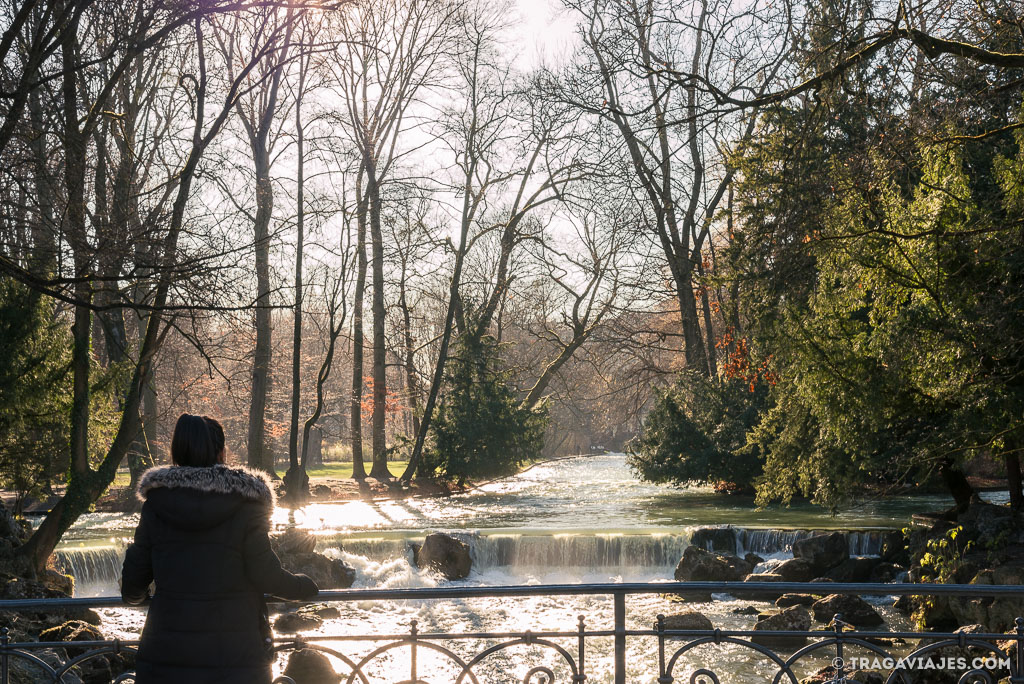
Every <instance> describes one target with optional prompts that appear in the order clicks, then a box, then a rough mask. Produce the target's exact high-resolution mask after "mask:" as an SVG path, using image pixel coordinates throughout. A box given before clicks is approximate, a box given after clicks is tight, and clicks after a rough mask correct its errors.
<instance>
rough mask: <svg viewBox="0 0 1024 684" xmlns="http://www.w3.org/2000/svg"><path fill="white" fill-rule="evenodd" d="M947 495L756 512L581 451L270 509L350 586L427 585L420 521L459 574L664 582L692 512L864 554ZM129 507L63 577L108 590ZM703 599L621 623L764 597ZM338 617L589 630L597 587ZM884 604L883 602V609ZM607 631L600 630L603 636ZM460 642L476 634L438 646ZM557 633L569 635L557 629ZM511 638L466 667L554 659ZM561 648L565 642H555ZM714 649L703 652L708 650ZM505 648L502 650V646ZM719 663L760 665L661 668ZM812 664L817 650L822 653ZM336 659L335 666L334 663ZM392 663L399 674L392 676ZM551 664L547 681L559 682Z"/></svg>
mask: <svg viewBox="0 0 1024 684" xmlns="http://www.w3.org/2000/svg"><path fill="white" fill-rule="evenodd" d="M946 505H948V502H947V501H945V500H944V499H942V498H941V497H915V498H912V499H902V500H900V501H878V502H874V503H872V504H870V505H868V506H863V507H860V508H858V509H856V510H851V511H846V512H843V513H841V514H840V515H838V516H835V517H831V516H829V515H827V514H826V513H825V512H823V511H821V510H820V509H816V508H813V507H810V506H806V505H803V506H794V507H792V508H776V509H762V510H758V509H756V508H754V507H753V505H752V503H751V502H750V501H749V500H746V499H743V498H739V497H722V496H719V495H715V494H713V493H710V492H708V491H707V490H702V489H676V488H671V487H662V486H656V485H649V484H645V483H641V482H638V481H636V480H635V479H633V478H632V476H631V474H630V473H629V471H628V468H627V467H626V465H625V461H624V458H623V457H622V455H617V454H613V455H606V456H591V457H580V458H575V459H567V460H562V461H557V462H553V463H549V464H545V465H541V466H538V467H535V468H533V469H531V470H529V471H527V472H526V473H524V474H521V475H519V476H516V477H513V478H509V479H507V480H503V481H501V482H497V483H493V484H491V485H488V486H486V487H483V488H481V489H480V490H478V491H475V492H472V493H469V494H465V495H460V496H455V497H449V498H443V499H408V500H402V501H379V502H349V503H342V504H313V505H310V506H307V507H306V508H305V509H303V510H301V511H298V512H295V513H289V512H286V511H283V510H280V511H278V513H277V514H276V516H275V522H276V523H278V524H279V525H281V526H284V525H286V524H296V525H298V526H300V527H304V528H307V529H310V530H312V531H314V532H315V533H316V534H317V535H318V537H319V542H318V544H319V547H320V549H321V550H323V551H324V552H325V553H327V554H329V555H335V556H337V557H340V558H342V559H344V560H345V561H347V562H348V563H350V564H351V565H353V566H354V567H355V568H356V570H357V580H356V586H357V587H368V588H375V587H379V588H384V587H387V588H397V587H418V586H437V585H439V584H441V583H443V582H442V581H441V580H439V579H438V578H437V577H436V576H434V575H432V574H431V573H428V572H420V571H419V570H418V569H416V568H415V567H413V566H412V565H411V563H410V552H409V545H410V542H412V541H415V540H418V539H422V537H423V536H425V534H426V533H427V532H429V531H433V530H442V531H448V532H452V533H455V534H457V535H458V536H460V537H461V538H463V539H464V540H466V541H467V542H468V543H469V545H470V548H471V550H472V554H473V557H474V569H473V573H472V574H471V576H470V577H469V578H468V579H467V580H464V581H462V582H461V584H469V585H490V586H494V585H504V584H536V583H543V584H548V583H575V582H632V581H636V582H659V581H669V580H671V578H672V570H673V568H674V567H675V565H676V563H677V562H678V560H679V558H680V557H681V556H682V553H683V550H684V549H685V548H686V546H687V545H688V544H689V540H690V535H691V534H692V532H693V530H694V529H695V528H696V527H698V526H707V525H722V524H730V525H733V526H734V530H733V533H734V535H735V540H736V544H737V548H738V550H739V552H740V553H741V554H742V553H743V552H745V551H753V552H756V553H758V554H759V555H762V556H766V557H784V556H786V555H787V554H788V552H789V547H790V545H791V544H792V542H793V541H794V540H795V539H797V538H799V537H801V536H806V535H807V534H809V533H810V532H809V531H810V530H822V529H837V528H839V529H854V530H862V532H859V533H857V534H851V552H852V553H854V554H855V555H862V554H871V553H877V546H878V539H879V537H878V531H879V530H881V529H884V528H894V527H901V526H903V525H906V524H907V523H908V522H909V514H910V512H912V511H920V510H929V509H939V508H942V507H944V506H946ZM136 520H137V519H136V517H135V516H128V515H112V514H94V515H91V516H86V517H85V518H84V519H83V520H82V521H80V523H79V524H78V525H76V526H75V527H74V528H73V529H72V530H71V533H70V534H69V535H68V537H67V539H66V541H65V543H64V544H63V545H62V547H61V548H60V550H59V560H60V561H61V562H63V563H64V564H65V566H66V567H68V568H69V569H70V570H72V571H73V572H74V574H75V575H76V576H77V577H78V585H77V589H76V594H77V595H83V596H87V595H93V596H96V595H111V594H116V591H117V590H116V587H117V578H118V575H119V569H120V561H121V557H122V554H123V549H124V546H125V545H126V544H127V543H128V541H129V536H130V533H131V529H132V528H133V526H134V525H135V523H136ZM717 598H719V599H720V600H717V601H715V602H714V603H713V604H698V605H687V606H685V607H684V606H680V605H679V604H674V603H671V602H669V601H668V600H666V599H664V598H662V597H660V596H647V597H633V598H630V600H629V601H630V602H629V606H628V617H629V626H630V627H631V628H649V627H650V626H651V625H652V623H653V621H654V619H655V616H656V615H657V614H658V613H665V614H670V613H673V612H681V611H684V610H699V611H701V612H704V613H705V614H707V615H708V616H709V617H711V619H712V621H713V622H714V624H715V626H716V627H721V628H723V629H745V628H750V627H752V626H753V623H754V618H753V617H752V616H747V615H736V614H734V613H732V610H733V609H734V608H736V607H739V606H746V605H756V606H758V607H767V605H768V604H765V603H758V602H751V601H742V602H737V601H735V600H731V599H730V598H729V597H717ZM342 608H343V609H342V614H343V615H342V617H341V618H340V619H338V620H331V621H328V622H327V623H325V625H324V627H323V628H322V629H321V630H317V631H315V632H313V633H311V634H339V633H347V634H355V633H359V634H369V633H403V632H407V631H408V629H409V624H410V621H411V620H413V619H416V620H418V621H419V625H418V627H419V629H420V631H421V632H441V631H444V632H463V631H465V632H477V631H523V630H527V629H532V630H534V631H541V630H559V631H572V630H574V629H575V628H576V624H577V622H576V621H577V617H578V616H579V615H583V616H585V618H586V620H587V624H588V626H589V627H590V628H593V629H610V628H611V626H612V606H611V601H610V599H605V598H586V597H571V598H561V597H539V598H528V599H519V598H516V599H472V600H462V601H443V602H428V601H404V602H363V603H359V604H346V605H345V606H343V607H342ZM883 610H884V611H885V612H886V613H887V614H889V617H891V618H892V619H893V620H896V621H898V620H899V618H898V616H895V615H892V612H891V611H890V610H887V609H883ZM105 614H106V619H107V630H108V632H110V633H111V634H115V635H120V636H123V637H126V638H130V637H131V636H134V634H135V633H136V632H137V629H138V627H139V625H140V622H141V617H142V616H141V613H139V612H137V611H134V610H111V611H105ZM605 642H607V643H605ZM334 645H335V646H337V647H338V648H339V649H340V650H342V651H343V652H345V653H347V654H349V655H356V654H358V653H365V652H367V651H368V650H369V649H370V645H369V644H366V643H345V644H334ZM448 645H449V646H450V647H452V648H453V649H454V650H456V651H457V652H459V653H461V654H463V655H468V654H470V653H475V652H479V651H480V650H482V649H483V648H485V647H486V646H484V645H482V644H480V643H474V644H465V643H462V644H459V643H457V642H452V643H449V644H448ZM565 645H566V646H567V647H569V646H573V647H574V641H573V640H568V641H566V642H565ZM588 648H590V649H592V650H591V651H588V656H587V663H588V667H587V670H588V676H589V679H588V682H604V681H611V670H610V655H611V642H610V640H600V639H595V640H588ZM631 649H632V650H631V653H630V655H629V663H630V668H631V669H630V676H629V681H630V682H650V681H653V680H654V676H655V675H654V672H655V670H654V668H655V667H656V658H655V651H654V650H653V642H648V643H643V640H633V642H632V644H631ZM529 650H530V649H525V647H523V648H520V649H519V651H516V652H514V653H512V654H508V653H506V654H504V655H498V656H495V657H494V658H492V659H489V660H488V661H487V666H486V667H484V668H481V669H479V670H478V672H479V673H480V674H483V675H484V676H483V679H482V680H481V681H487V682H493V683H498V682H512V681H521V680H522V677H523V675H524V674H525V672H526V670H527V669H529V667H532V666H533V665H538V664H545V665H549V666H553V665H554V663H555V660H554V658H553V657H552V656H551V654H550V652H540V651H537V650H536V649H533V652H535V653H536V657H535V658H534V657H527V655H526V654H525V653H524V651H529ZM570 650H571V651H572V652H575V651H574V648H570ZM709 650H711V651H714V653H709V652H708V651H709ZM407 655H408V651H407V650H403V651H399V652H398V653H397V654H396V655H395V658H394V659H391V660H387V659H385V660H381V661H379V662H380V667H381V668H383V669H381V670H379V671H378V674H387V675H388V681H391V680H394V679H398V678H403V677H404V678H407V677H408V673H407V671H405V672H404V673H402V672H401V671H402V670H403V668H404V667H407V665H403V662H404V661H403V660H402V658H404V657H407ZM513 656H514V657H513ZM698 663H699V664H700V665H703V666H713V665H716V664H717V665H718V666H720V667H727V668H728V671H729V673H731V676H730V678H736V679H739V680H740V681H747V680H749V681H760V680H762V679H763V678H764V676H765V675H766V674H767V673H768V672H769V671H770V667H769V664H768V663H767V661H764V660H763V659H761V660H759V659H757V658H753V656H750V655H743V654H741V653H738V652H735V650H730V649H728V648H724V647H711V646H708V647H702V651H701V652H698V653H695V654H694V655H693V656H692V657H690V658H688V659H687V660H686V664H685V666H680V668H679V669H677V670H676V672H675V675H676V677H677V681H681V680H682V679H683V674H684V670H686V671H692V669H693V668H694V667H696V666H697V664H698ZM814 664H816V665H817V666H818V667H820V666H823V665H825V664H827V660H826V659H825V658H824V657H823V658H822V662H821V663H814ZM339 669H340V668H339ZM446 672H450V670H445V669H444V666H443V663H440V662H434V663H433V664H431V659H430V658H429V657H427V655H426V654H421V657H420V675H421V676H422V677H423V678H424V679H426V680H428V681H431V682H434V683H435V684H436V682H443V681H450V680H451V678H450V677H449V678H448V679H446V677H447V676H448V675H447V674H446ZM400 673H401V674H402V676H401V677H400V676H399V675H400ZM564 677H565V673H564V671H563V673H562V675H561V676H560V677H559V679H558V680H557V681H567V679H565V678H564Z"/></svg>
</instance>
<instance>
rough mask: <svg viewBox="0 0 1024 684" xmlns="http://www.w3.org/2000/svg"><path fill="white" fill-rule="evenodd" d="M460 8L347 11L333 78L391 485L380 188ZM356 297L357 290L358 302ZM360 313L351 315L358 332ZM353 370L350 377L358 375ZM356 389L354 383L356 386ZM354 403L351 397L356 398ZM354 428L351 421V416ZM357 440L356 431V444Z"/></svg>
mask: <svg viewBox="0 0 1024 684" xmlns="http://www.w3.org/2000/svg"><path fill="white" fill-rule="evenodd" d="M456 8H457V4H456V3H454V2H427V1H426V0H372V1H371V2H367V3H364V4H362V5H361V6H360V7H359V8H358V9H353V10H352V11H351V12H348V13H346V15H345V17H344V18H343V20H342V22H341V26H340V32H341V35H342V36H343V38H344V40H345V42H344V43H343V48H342V50H341V54H340V55H339V57H340V59H339V60H338V68H337V77H338V84H339V89H340V91H341V93H340V94H341V96H342V97H343V98H344V115H345V123H346V132H347V134H348V135H349V136H350V140H351V142H352V144H353V145H354V146H355V148H356V149H357V150H358V153H359V156H360V173H361V177H362V180H363V184H361V186H360V188H361V190H362V192H361V193H358V194H359V196H360V201H359V202H357V209H358V211H359V213H360V216H361V218H362V220H363V221H365V222H366V226H367V229H368V231H369V237H370V248H371V256H370V268H371V276H372V290H371V308H372V311H373V364H372V375H373V414H372V426H371V438H372V445H373V446H372V449H373V466H372V468H371V470H370V476H371V477H375V478H378V479H391V472H390V470H388V466H387V452H386V444H385V441H386V435H385V424H386V423H385V421H386V410H387V406H386V398H387V373H386V371H387V366H386V360H387V359H386V354H387V342H386V336H385V329H384V328H385V306H384V289H385V283H384V238H383V231H382V226H381V213H382V202H383V196H384V195H383V192H382V186H384V185H385V184H386V183H387V182H388V180H389V177H390V175H391V174H392V172H393V170H394V168H395V164H396V163H397V162H398V161H399V159H400V158H401V157H402V154H403V150H402V148H401V147H400V139H401V138H402V135H403V133H404V132H406V131H407V129H408V127H409V116H408V114H409V111H410V108H411V107H412V106H413V105H414V104H415V103H416V102H417V100H418V98H419V96H420V95H421V94H422V91H423V90H424V89H425V88H427V87H429V86H430V85H431V84H432V83H435V82H436V80H437V78H438V73H437V69H436V67H437V65H438V64H439V61H440V60H441V59H442V58H443V57H444V56H445V54H446V52H445V51H446V49H448V48H449V47H450V45H449V43H448V34H449V33H450V30H451V26H452V23H453V18H454V17H455V14H456ZM359 297H360V292H359V288H358V285H357V291H356V298H357V300H358V299H359ZM360 314H361V311H360V309H359V307H358V303H357V308H356V311H355V313H354V315H355V316H358V317H359V318H358V324H360V326H361V320H362V319H361V315H360ZM355 372H356V371H355V370H353V376H354V374H355ZM353 384H354V385H355V384H356V383H353ZM353 395H354V396H353V401H355V392H353ZM352 420H353V427H355V421H356V417H355V415H354V416H353V419H352ZM355 439H356V435H355V430H353V440H355Z"/></svg>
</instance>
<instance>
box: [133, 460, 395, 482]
mask: <svg viewBox="0 0 1024 684" xmlns="http://www.w3.org/2000/svg"><path fill="white" fill-rule="evenodd" d="M370 465H371V464H370V462H369V461H366V471H367V472H369V471H370ZM407 465H409V462H408V461H388V469H389V470H390V471H391V474H392V475H394V476H395V477H401V475H402V473H404V472H405V467H406V466H407ZM285 470H287V468H281V469H280V470H278V472H277V474H278V475H284V471H285ZM306 474H307V475H309V477H310V479H316V478H318V477H327V478H331V479H334V480H346V479H348V478H350V477H352V462H351V461H347V462H345V463H325V464H324V465H322V466H320V467H319V468H310V469H309V470H307V471H306ZM129 482H131V476H130V475H129V474H128V472H127V471H121V472H118V473H117V477H115V478H114V484H113V486H114V487H127V486H128V483H129Z"/></svg>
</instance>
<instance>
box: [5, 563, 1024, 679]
mask: <svg viewBox="0 0 1024 684" xmlns="http://www.w3.org/2000/svg"><path fill="white" fill-rule="evenodd" d="M767 591H772V592H776V593H779V594H782V593H787V592H799V593H809V594H837V593H838V594H854V595H873V596H883V595H920V596H935V595H948V596H970V597H978V596H997V597H999V596H1014V597H1015V598H1020V597H1021V596H1024V587H1019V586H977V585H923V584H832V583H830V584H821V585H817V584H804V583H783V582H780V583H755V582H742V583H729V582H689V583H681V582H676V583H651V584H589V585H542V586H535V585H530V586H521V587H516V586H505V587H459V586H455V587H441V588H417V589H388V590H368V589H359V590H346V591H335V592H322V593H321V595H320V596H318V597H317V601H318V602H325V601H326V602H338V603H344V602H346V601H367V600H374V599H377V600H382V601H383V600H429V601H444V600H452V599H463V598H479V597H507V598H509V599H514V598H517V597H530V596H606V597H608V598H610V599H611V601H612V602H613V603H612V606H613V613H612V615H613V619H612V624H591V623H592V622H597V623H599V622H600V621H592V620H589V619H588V618H587V617H586V616H584V615H580V616H578V618H577V620H576V624H575V628H574V629H573V628H570V629H567V630H565V631H550V630H547V631H542V630H536V631H535V630H525V631H522V632H475V633H442V632H437V633H435V632H429V631H423V630H422V629H421V623H420V622H418V621H417V620H411V621H410V622H409V625H408V631H407V632H405V633H396V634H337V635H330V634H327V635H316V636H302V637H291V638H279V639H277V640H276V641H275V651H277V652H278V653H279V654H281V655H282V656H283V655H284V654H286V653H289V652H292V651H298V650H300V649H311V650H313V651H316V652H318V653H320V654H321V655H323V656H325V657H327V658H328V659H329V660H330V661H331V663H332V664H333V667H335V668H336V670H337V673H338V675H339V676H340V678H341V681H342V682H345V683H346V684H378V682H385V681H386V682H388V683H391V684H485V683H486V684H497V683H496V680H495V679H494V675H493V674H490V675H487V676H485V675H484V674H483V673H484V672H491V673H493V672H494V671H500V672H502V676H503V677H505V678H504V679H502V680H501V682H502V683H504V682H508V684H563V683H564V684H584V682H588V681H593V680H594V678H595V677H597V680H600V681H604V678H606V677H609V676H611V678H612V679H613V681H614V682H615V683H616V684H625V683H626V682H627V681H628V682H630V683H631V684H632V683H633V682H641V681H650V682H657V684H673V683H681V682H688V683H689V684H721V682H723V681H730V680H733V679H734V677H733V676H732V675H734V674H735V673H734V672H727V671H722V669H721V668H719V669H718V670H716V669H715V667H714V665H713V664H712V660H713V659H710V658H707V657H706V656H705V655H702V654H705V653H707V651H706V649H717V650H719V651H720V655H721V654H722V653H724V654H726V655H727V657H724V658H723V657H719V658H718V659H717V661H716V662H726V663H730V664H733V665H735V664H737V663H741V662H742V663H749V662H757V663H761V664H762V666H763V668H764V669H763V670H762V671H763V672H766V673H768V676H767V679H765V681H766V682H767V681H770V682H771V684H799V683H800V681H801V679H802V678H804V677H807V676H808V675H810V674H813V675H815V677H816V678H817V679H815V681H817V682H819V683H820V684H869V682H868V681H864V679H865V678H866V677H869V676H870V677H872V678H874V679H872V680H871V681H873V682H876V683H877V682H879V681H884V684H911V681H912V679H913V677H912V676H911V675H912V672H913V667H914V665H913V664H914V663H924V662H929V663H931V662H933V661H935V660H939V661H940V662H954V663H956V664H957V665H959V664H961V663H963V664H964V666H963V667H954V668H947V669H949V670H950V671H949V672H948V673H947V675H948V676H947V678H948V681H950V682H951V684H952V683H953V682H956V684H995V683H996V682H998V681H1001V680H1004V679H1008V680H1009V682H1011V684H1024V618H1018V619H1017V620H1016V624H1015V629H1014V630H1012V631H1011V632H1009V633H1006V634H999V633H928V632H887V631H876V632H872V631H858V630H852V629H851V626H850V625H849V624H847V623H846V622H844V621H843V619H842V616H841V615H836V616H835V618H834V619H833V620H832V622H831V624H830V628H829V629H827V630H825V631H777V632H770V633H768V635H769V636H770V637H771V638H772V642H771V643H772V646H768V645H765V643H758V642H757V641H756V640H755V639H753V638H752V637H754V636H755V635H760V636H761V637H764V636H765V635H766V633H765V632H755V631H752V630H727V629H721V628H714V629H703V630H678V629H668V628H667V627H666V620H665V618H664V616H662V615H659V616H657V620H656V621H655V622H654V623H653V624H652V625H651V628H649V629H635V628H633V629H631V628H630V623H629V622H628V621H627V614H626V601H625V598H626V596H629V595H636V594H669V595H671V594H678V595H686V594H691V593H700V594H705V593H711V592H714V593H728V594H732V595H735V596H743V595H746V594H754V595H757V594H758V593H760V594H763V593H765V592H767ZM121 605H122V604H121V602H120V600H119V599H115V598H101V599H24V600H15V601H0V611H17V610H29V611H32V612H44V611H47V610H51V609H58V608H71V607H74V608H86V607H88V608H105V607H107V608H109V607H119V606H121ZM649 624H650V623H649ZM544 627H552V626H551V625H545V626H544ZM555 627H557V626H555ZM780 639H781V640H782V641H778V640H780ZM911 640H917V643H916V644H915V645H914V646H910V645H909V642H910V641H911ZM638 642H640V643H639V644H638ZM776 643H779V644H789V645H788V646H782V645H779V646H776V645H775V644H776ZM352 644H363V646H362V648H361V650H360V649H356V648H350V645H352ZM598 644H600V645H601V646H602V647H601V648H597V649H595V648H594V646H595V645H598ZM641 644H642V646H641ZM630 645H632V646H633V647H634V648H633V650H632V651H631V652H632V653H633V654H634V655H635V654H638V653H642V654H643V657H644V658H645V662H643V663H639V662H636V663H633V662H627V653H628V652H630V651H629V647H630ZM136 647H137V642H134V641H122V640H116V639H115V640H109V641H68V642H20V643H16V642H13V641H12V639H11V634H10V632H9V630H8V629H6V628H4V629H2V630H0V684H10V682H13V681H24V676H25V675H24V673H25V672H26V671H32V672H33V673H34V674H33V675H32V678H33V681H36V682H39V684H43V683H44V682H50V683H52V684H67V683H68V682H70V681H71V678H70V676H71V674H72V673H75V672H78V671H80V670H81V668H82V667H83V666H84V665H86V664H88V663H90V662H92V661H97V660H98V659H101V658H109V659H108V660H107V661H106V662H107V663H113V664H115V665H117V667H113V665H112V667H113V669H119V668H120V669H124V667H122V666H123V665H124V664H125V663H130V657H131V656H133V655H134V654H135V652H136ZM522 650H525V651H526V653H528V655H527V656H519V655H518V654H519V653H520V652H521V651H522ZM467 651H468V652H467ZM858 654H859V655H858ZM950 654H954V655H957V656H958V657H959V658H963V660H959V659H953V658H951V656H950ZM965 654H966V655H965ZM122 656H129V659H127V660H126V659H125V658H123V657H122ZM967 656H970V657H969V658H968V657H967ZM517 657H519V658H521V659H522V660H523V662H519V661H516V660H515V659H516V658H517ZM943 657H945V658H946V660H945V661H943V660H941V659H942V658H943ZM424 659H427V660H429V661H430V663H431V665H430V666H429V667H428V666H427V665H426V662H427V661H426V660H424ZM866 661H870V662H882V663H886V664H893V666H892V667H885V668H884V669H886V670H888V671H887V672H878V671H877V670H878V668H876V667H871V668H863V667H860V666H859V664H861V663H864V662H866ZM509 662H513V663H515V665H516V667H515V670H517V672H518V673H513V672H511V671H509V668H508V663H509ZM908 663H909V664H910V665H908ZM431 667H433V669H432V670H431V669H430V668H431ZM396 668H397V669H396ZM488 668H490V669H488ZM15 670H17V672H15ZM439 672H444V673H446V674H438V673H439ZM640 672H645V673H646V674H644V675H643V676H642V678H639V679H638V678H637V677H638V676H639V673H640ZM652 673H653V674H652ZM296 676H297V675H296ZM104 677H105V675H104ZM382 677H384V678H382ZM110 681H111V682H113V683H114V684H127V683H128V682H134V676H133V674H132V672H131V671H130V670H126V671H120V670H119V671H116V672H115V671H113V670H112V671H111V679H110ZM273 683H274V684H301V682H296V680H295V679H294V678H293V677H290V676H286V675H285V674H280V675H278V676H277V677H276V678H275V679H274V680H273Z"/></svg>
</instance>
